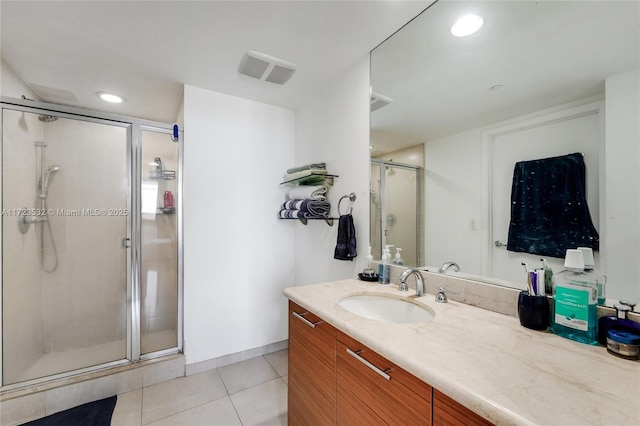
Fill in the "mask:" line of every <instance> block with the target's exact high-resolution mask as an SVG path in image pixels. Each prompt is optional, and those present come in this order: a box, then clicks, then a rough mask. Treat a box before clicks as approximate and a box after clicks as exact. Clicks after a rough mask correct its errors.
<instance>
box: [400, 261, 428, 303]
mask: <svg viewBox="0 0 640 426" xmlns="http://www.w3.org/2000/svg"><path fill="white" fill-rule="evenodd" d="M412 274H413V275H415V276H416V296H424V277H423V276H422V272H420V270H418V269H414V268H410V269H407V270H405V271H404V272H403V273H402V275H400V285H398V290H400V291H409V286H408V285H407V278H409V275H412Z"/></svg>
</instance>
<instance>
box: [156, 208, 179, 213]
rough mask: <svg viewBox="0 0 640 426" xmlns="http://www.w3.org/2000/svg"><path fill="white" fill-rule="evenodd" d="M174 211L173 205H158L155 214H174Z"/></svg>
mask: <svg viewBox="0 0 640 426" xmlns="http://www.w3.org/2000/svg"><path fill="white" fill-rule="evenodd" d="M175 212H176V208H175V207H158V208H157V209H156V214H174V213H175Z"/></svg>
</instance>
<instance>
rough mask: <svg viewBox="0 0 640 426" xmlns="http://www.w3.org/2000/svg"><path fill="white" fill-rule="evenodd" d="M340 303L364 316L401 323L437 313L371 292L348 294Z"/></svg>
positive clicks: (413, 321) (429, 317)
mask: <svg viewBox="0 0 640 426" xmlns="http://www.w3.org/2000/svg"><path fill="white" fill-rule="evenodd" d="M339 305H340V306H341V307H343V308H344V309H346V310H347V311H349V312H352V313H354V314H356V315H359V316H361V317H364V318H368V319H373V320H378V321H387V322H394V323H399V324H409V323H421V322H427V321H430V320H432V319H433V317H434V316H435V313H434V312H433V311H432V310H431V309H429V308H427V307H425V306H420V305H416V304H415V303H411V302H409V301H407V300H404V299H396V298H393V297H387V296H378V295H371V294H358V295H355V296H347V297H345V298H344V299H342V300H341V301H340V302H339Z"/></svg>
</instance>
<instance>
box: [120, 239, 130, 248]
mask: <svg viewBox="0 0 640 426" xmlns="http://www.w3.org/2000/svg"><path fill="white" fill-rule="evenodd" d="M130 247H131V238H123V239H122V248H130Z"/></svg>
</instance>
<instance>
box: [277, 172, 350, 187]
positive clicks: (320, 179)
mask: <svg viewBox="0 0 640 426" xmlns="http://www.w3.org/2000/svg"><path fill="white" fill-rule="evenodd" d="M337 177H338V175H328V174H324V173H311V174H310V175H309V176H303V177H299V178H296V179H291V180H285V181H284V182H281V183H280V185H288V184H292V183H297V184H300V185H318V184H321V183H326V184H328V185H329V186H333V179H334V178H337Z"/></svg>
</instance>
